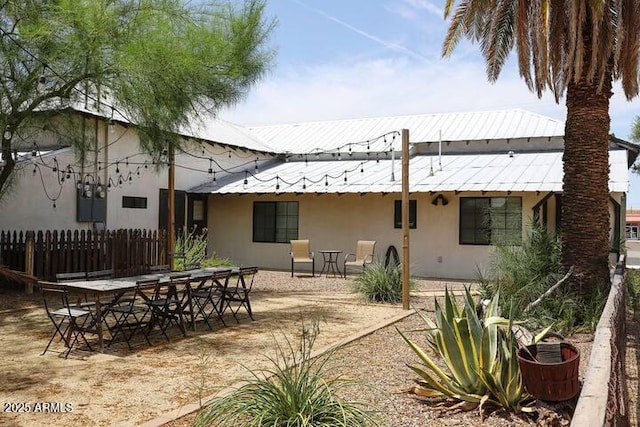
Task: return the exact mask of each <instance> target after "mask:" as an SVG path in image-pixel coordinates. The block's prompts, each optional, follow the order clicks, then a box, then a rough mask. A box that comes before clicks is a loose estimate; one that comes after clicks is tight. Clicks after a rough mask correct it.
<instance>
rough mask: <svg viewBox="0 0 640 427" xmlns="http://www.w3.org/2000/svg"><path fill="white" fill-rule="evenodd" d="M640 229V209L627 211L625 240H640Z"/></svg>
mask: <svg viewBox="0 0 640 427" xmlns="http://www.w3.org/2000/svg"><path fill="white" fill-rule="evenodd" d="M639 228H640V209H629V210H627V217H626V229H625V238H626V239H627V240H633V241H636V240H640V235H639V234H638V230H639Z"/></svg>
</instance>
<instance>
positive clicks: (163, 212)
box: [158, 188, 187, 235]
mask: <svg viewBox="0 0 640 427" xmlns="http://www.w3.org/2000/svg"><path fill="white" fill-rule="evenodd" d="M174 194H175V196H174V197H175V206H174V216H173V218H174V221H175V230H176V234H177V235H179V234H180V233H181V232H182V229H183V228H184V227H185V226H186V225H187V223H186V222H185V205H186V199H187V193H185V192H184V191H178V190H176V191H175V192H174ZM168 213H169V191H168V190H166V189H163V188H161V189H160V212H159V215H158V229H160V230H167V229H168V228H169V224H168Z"/></svg>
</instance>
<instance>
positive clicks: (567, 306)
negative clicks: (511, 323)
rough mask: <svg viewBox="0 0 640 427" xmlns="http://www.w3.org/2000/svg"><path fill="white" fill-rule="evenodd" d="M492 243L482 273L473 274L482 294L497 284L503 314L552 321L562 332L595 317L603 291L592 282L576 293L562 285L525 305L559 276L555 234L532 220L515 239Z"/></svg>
mask: <svg viewBox="0 0 640 427" xmlns="http://www.w3.org/2000/svg"><path fill="white" fill-rule="evenodd" d="M492 243H493V244H494V249H495V250H494V253H493V256H492V260H491V266H490V268H489V270H488V272H487V273H484V272H483V273H479V274H478V280H479V282H480V283H481V290H482V292H483V297H484V298H486V295H484V294H491V293H492V292H495V290H496V289H500V293H501V295H502V297H503V298H502V302H501V308H502V311H503V313H504V315H505V317H510V318H514V319H524V320H525V321H526V322H527V324H528V325H529V327H530V328H532V329H538V328H541V327H542V326H543V325H545V324H550V323H553V324H554V327H555V328H556V329H557V330H558V331H560V332H562V333H568V332H571V331H576V330H585V329H586V330H589V329H590V328H591V326H592V325H593V326H595V323H597V320H596V322H595V323H594V322H593V319H594V317H595V318H596V319H597V317H599V313H600V311H601V310H602V307H603V305H604V300H605V297H606V295H603V292H601V291H599V288H598V287H597V286H596V287H594V288H596V289H595V291H594V292H593V295H590V297H588V298H580V297H579V296H578V294H577V293H576V292H575V290H574V289H571V288H569V287H568V286H567V285H562V286H560V287H559V288H558V289H557V290H555V291H554V293H553V294H552V295H551V296H549V297H547V298H545V299H544V300H542V301H541V303H540V304H538V305H536V306H535V308H533V309H532V310H529V311H526V310H525V309H526V308H527V306H528V305H529V304H530V303H531V302H533V301H535V300H536V299H538V298H539V297H540V296H541V295H543V294H544V293H545V292H546V291H547V290H548V289H549V288H551V287H552V286H553V285H554V284H555V283H556V282H557V281H558V280H559V279H560V278H561V277H562V275H561V274H560V268H561V266H560V254H561V248H560V237H559V236H557V235H554V234H552V233H550V232H549V231H547V230H546V229H545V227H544V226H542V225H541V224H540V223H539V222H537V221H534V222H533V223H532V225H531V228H530V229H529V231H528V232H527V238H525V239H523V241H522V243H521V245H517V246H515V245H505V244H501V243H497V242H492ZM567 283H568V282H567ZM507 302H509V303H507Z"/></svg>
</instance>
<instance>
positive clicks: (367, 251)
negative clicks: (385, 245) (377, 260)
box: [356, 240, 376, 263]
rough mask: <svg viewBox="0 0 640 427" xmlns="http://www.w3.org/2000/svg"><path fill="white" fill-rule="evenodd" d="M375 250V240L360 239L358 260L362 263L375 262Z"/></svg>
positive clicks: (357, 246)
mask: <svg viewBox="0 0 640 427" xmlns="http://www.w3.org/2000/svg"><path fill="white" fill-rule="evenodd" d="M375 250H376V241H375V240H358V243H357V244H356V261H357V262H362V263H365V262H373V255H374V253H375Z"/></svg>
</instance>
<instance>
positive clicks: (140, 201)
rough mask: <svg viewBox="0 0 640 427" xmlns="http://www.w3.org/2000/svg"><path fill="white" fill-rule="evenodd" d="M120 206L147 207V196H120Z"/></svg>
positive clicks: (130, 207) (131, 207)
mask: <svg viewBox="0 0 640 427" xmlns="http://www.w3.org/2000/svg"><path fill="white" fill-rule="evenodd" d="M122 207H123V208H129V209H147V198H146V197H132V196H122Z"/></svg>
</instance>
